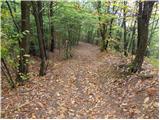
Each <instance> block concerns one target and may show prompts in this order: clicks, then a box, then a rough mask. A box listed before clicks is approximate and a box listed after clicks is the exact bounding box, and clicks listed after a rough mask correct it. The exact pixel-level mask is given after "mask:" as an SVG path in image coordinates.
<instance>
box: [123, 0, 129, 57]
mask: <svg viewBox="0 0 160 120" xmlns="http://www.w3.org/2000/svg"><path fill="white" fill-rule="evenodd" d="M126 5H127V2H126V1H124V8H123V29H124V32H123V39H124V55H125V56H128V54H127V45H128V43H127V41H126V34H127V32H126V8H125V6H126Z"/></svg>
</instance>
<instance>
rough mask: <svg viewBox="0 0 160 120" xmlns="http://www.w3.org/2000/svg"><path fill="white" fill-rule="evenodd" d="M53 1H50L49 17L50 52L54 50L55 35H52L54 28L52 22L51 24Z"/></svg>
mask: <svg viewBox="0 0 160 120" xmlns="http://www.w3.org/2000/svg"><path fill="white" fill-rule="evenodd" d="M52 7H53V1H51V2H50V18H51V21H50V22H51V23H50V25H51V48H50V51H51V52H54V49H55V37H54V33H55V30H54V24H53V19H52V17H53V10H52V9H53V8H52Z"/></svg>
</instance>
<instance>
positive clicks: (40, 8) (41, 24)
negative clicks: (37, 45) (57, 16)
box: [37, 1, 48, 59]
mask: <svg viewBox="0 0 160 120" xmlns="http://www.w3.org/2000/svg"><path fill="white" fill-rule="evenodd" d="M37 6H38V17H39V22H40V28H41V32H42V42H43V47H44V55H45V59H47V58H48V57H47V53H46V44H45V36H44V27H43V7H42V1H37Z"/></svg>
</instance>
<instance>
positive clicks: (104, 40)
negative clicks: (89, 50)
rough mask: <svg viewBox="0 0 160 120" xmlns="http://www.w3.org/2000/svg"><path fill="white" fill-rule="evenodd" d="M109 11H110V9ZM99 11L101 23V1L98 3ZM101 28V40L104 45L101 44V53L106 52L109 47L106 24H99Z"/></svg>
mask: <svg viewBox="0 0 160 120" xmlns="http://www.w3.org/2000/svg"><path fill="white" fill-rule="evenodd" d="M108 10H109V9H108ZM97 11H98V14H99V17H98V19H99V22H101V16H100V15H101V1H98V6H97ZM99 26H100V34H101V38H102V42H101V43H102V44H101V51H104V50H106V49H107V47H108V40H106V31H107V30H106V25H105V24H104V23H99Z"/></svg>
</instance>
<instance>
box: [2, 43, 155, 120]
mask: <svg viewBox="0 0 160 120" xmlns="http://www.w3.org/2000/svg"><path fill="white" fill-rule="evenodd" d="M73 51H74V52H73V58H71V59H69V60H61V61H59V60H57V58H56V55H55V54H57V53H58V52H57V51H56V52H55V53H50V63H49V67H48V70H47V75H46V76H44V77H38V76H37V74H38V69H39V64H37V63H38V62H35V63H33V65H31V66H30V69H31V70H32V71H33V72H31V73H32V74H31V75H30V76H31V78H30V81H29V82H27V83H26V84H25V85H24V86H19V87H18V88H17V89H16V90H13V91H7V90H6V91H5V90H3V91H2V96H3V99H2V118H68V119H70V118H82V119H85V118H144V116H146V115H147V116H148V117H149V118H157V115H158V112H157V111H158V110H157V106H156V107H155V109H152V110H153V113H150V111H147V110H148V109H149V108H148V107H147V108H146V110H144V109H143V108H144V107H143V105H144V103H143V102H144V99H145V98H146V97H147V96H146V92H145V93H144V92H140V93H138V95H137V91H138V90H140V89H142V87H143V89H145V88H147V87H148V86H149V85H150V82H153V83H152V86H153V85H154V86H157V80H158V77H157V76H156V77H155V78H154V79H153V80H145V81H147V82H144V81H143V83H142V81H141V79H140V78H137V77H135V76H134V75H131V76H123V75H122V74H121V73H120V70H117V69H118V68H117V66H118V65H119V64H121V63H123V62H124V61H125V59H123V58H122V57H121V55H119V54H116V53H113V52H108V53H106V52H103V53H101V52H100V50H99V48H98V47H97V46H95V45H90V44H87V43H83V42H80V43H79V45H78V46H77V47H75V48H74V49H73ZM34 60H36V59H34ZM36 61H37V60H36ZM35 71H36V73H35ZM156 89H157V88H156ZM155 96H157V92H156V94H155ZM150 99H151V100H152V101H153V102H154V103H155V102H156V101H157V100H158V99H157V97H151V98H150ZM150 99H149V100H150ZM152 101H150V102H152ZM147 102H148V101H147ZM147 104H148V103H147ZM149 107H150V106H149ZM149 114H150V116H149Z"/></svg>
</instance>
